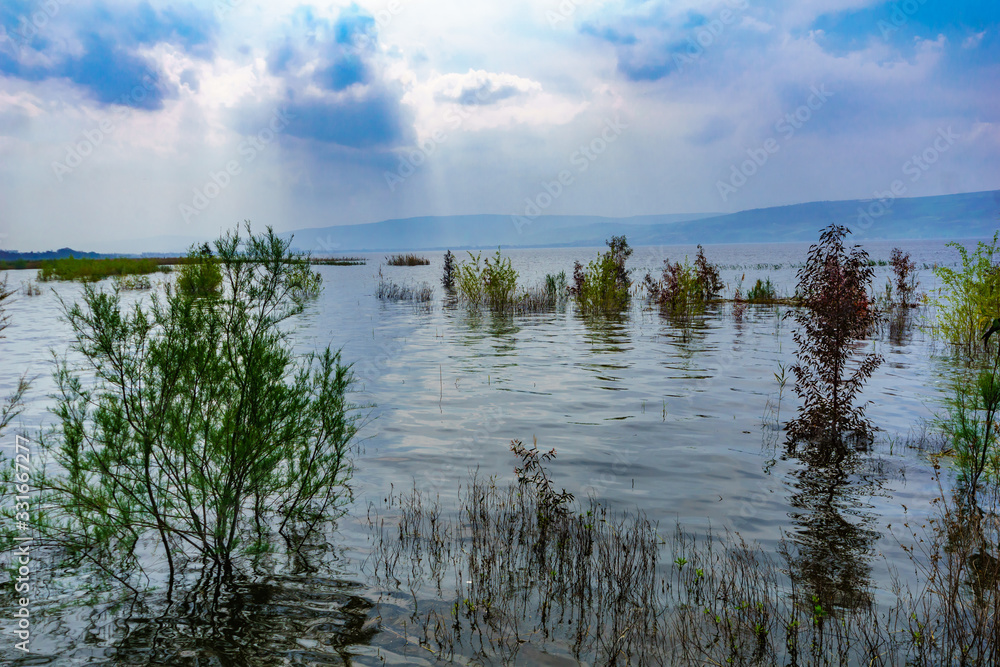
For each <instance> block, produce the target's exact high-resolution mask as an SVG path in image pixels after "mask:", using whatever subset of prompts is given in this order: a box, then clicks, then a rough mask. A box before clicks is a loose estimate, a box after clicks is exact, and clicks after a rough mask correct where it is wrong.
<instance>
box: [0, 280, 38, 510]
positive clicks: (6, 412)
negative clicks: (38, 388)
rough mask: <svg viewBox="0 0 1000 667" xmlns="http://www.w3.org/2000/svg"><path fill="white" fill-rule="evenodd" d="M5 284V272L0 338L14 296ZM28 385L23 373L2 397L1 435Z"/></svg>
mask: <svg viewBox="0 0 1000 667" xmlns="http://www.w3.org/2000/svg"><path fill="white" fill-rule="evenodd" d="M7 284H8V279H7V274H6V273H5V274H3V277H0V339H3V338H4V337H5V336H4V334H3V331H4V329H6V328H7V327H8V326H10V313H8V312H7V308H6V306H7V305H8V304H9V303H10V302H11V298H12V297H13V296H14V290H13V289H11V288H9V287H8V286H7ZM30 387H31V380H29V379H28V375H27V373H25V374H24V375H22V376H21V377H20V378H19V379H18V381H17V385H16V386H15V388H14V391H13V392H11V394H10V395H9V396H5V397H4V399H5V400H4V402H3V403H2V404H0V435H3V432H4V430H5V429H6V428H7V426H9V425H10V423H11V422H12V421H13V420H14V419H15V418H16V417H17V416H18V415H19V414H21V412H22V411H23V410H24V395H25V394H26V393H27V392H28V389H29V388H30ZM0 481H3V480H0ZM9 488H13V485H10V487H9ZM0 499H3V493H2V492H0Z"/></svg>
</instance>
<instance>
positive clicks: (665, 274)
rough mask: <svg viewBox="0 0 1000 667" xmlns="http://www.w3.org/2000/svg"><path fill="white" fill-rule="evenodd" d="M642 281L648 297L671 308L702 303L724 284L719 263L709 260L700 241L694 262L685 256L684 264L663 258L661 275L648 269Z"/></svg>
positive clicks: (709, 298)
mask: <svg viewBox="0 0 1000 667" xmlns="http://www.w3.org/2000/svg"><path fill="white" fill-rule="evenodd" d="M644 282H645V285H646V291H647V293H648V294H649V298H650V299H651V300H652V301H654V302H656V303H657V304H659V306H660V307H661V308H663V309H665V310H672V311H674V312H680V311H684V310H688V309H689V308H692V307H701V306H704V305H705V302H706V301H709V300H711V299H714V298H716V297H718V296H719V292H720V291H721V290H722V288H723V287H724V285H723V283H722V280H721V279H720V278H719V269H718V267H716V266H715V265H713V264H710V263H709V262H708V259H706V257H705V249H704V248H702V247H701V246H700V245H699V246H698V255H697V256H696V257H695V262H694V266H692V265H691V264H690V262H688V260H687V258H685V259H684V263H683V264H681V263H680V262H674V263H672V264H671V263H670V260H669V259H665V260H663V270H662V275H661V277H660V279H659V280H656V279H654V278H653V276H652V275H651V274H649V273H647V274H646V278H645V280H644Z"/></svg>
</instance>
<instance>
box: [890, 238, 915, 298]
mask: <svg viewBox="0 0 1000 667" xmlns="http://www.w3.org/2000/svg"><path fill="white" fill-rule="evenodd" d="M889 264H890V265H891V266H892V274H893V277H894V278H895V298H894V299H893V303H894V304H895V305H899V306H914V305H916V304H915V302H914V300H915V298H916V294H917V287H919V285H920V282H919V281H918V280H917V265H916V263H914V262H912V261H910V253H908V252H903V250H902V249H901V248H893V249H892V255H891V258H890V260H889Z"/></svg>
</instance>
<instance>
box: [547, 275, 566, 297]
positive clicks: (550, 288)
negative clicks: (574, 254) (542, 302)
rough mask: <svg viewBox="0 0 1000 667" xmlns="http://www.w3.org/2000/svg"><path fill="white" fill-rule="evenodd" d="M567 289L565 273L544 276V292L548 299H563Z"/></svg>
mask: <svg viewBox="0 0 1000 667" xmlns="http://www.w3.org/2000/svg"><path fill="white" fill-rule="evenodd" d="M568 289H569V287H568V285H567V283H566V272H565V271H560V272H559V273H556V274H552V273H546V274H545V292H546V293H547V294H548V295H549V298H551V299H553V300H557V301H558V300H560V299H564V298H565V297H566V294H567V290H568Z"/></svg>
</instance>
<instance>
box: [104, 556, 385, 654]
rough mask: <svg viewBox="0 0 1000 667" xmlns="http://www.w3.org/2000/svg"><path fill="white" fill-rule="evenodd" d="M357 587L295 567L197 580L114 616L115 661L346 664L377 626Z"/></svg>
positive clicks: (369, 603) (366, 602)
mask: <svg viewBox="0 0 1000 667" xmlns="http://www.w3.org/2000/svg"><path fill="white" fill-rule="evenodd" d="M361 589H362V586H361V585H360V584H358V583H355V582H350V581H343V580H338V579H326V578H322V577H317V576H312V577H302V576H296V575H292V576H286V577H271V578H269V579H268V580H265V581H259V582H243V583H236V584H233V585H231V586H229V587H226V588H223V587H220V586H217V585H210V586H208V587H207V588H201V587H199V588H195V589H194V590H190V591H188V592H187V594H186V595H185V596H184V597H183V598H182V599H181V601H179V602H176V603H173V604H167V605H166V609H165V610H163V611H162V612H160V613H157V614H150V613H148V611H149V610H148V605H144V607H145V608H144V609H139V608H134V609H132V610H131V613H130V614H127V615H125V616H123V617H119V618H117V619H115V625H116V626H118V627H119V628H125V629H126V630H125V636H124V637H123V638H122V639H120V640H119V641H118V642H116V643H115V648H114V661H113V662H112V664H115V665H202V664H214V665H253V666H255V667H257V666H260V667H264V666H270V665H287V664H300V663H301V664H326V663H330V662H335V663H337V664H341V663H344V664H350V662H351V659H352V655H354V651H352V650H351V647H352V646H357V645H366V644H370V643H371V642H372V640H373V638H374V637H375V636H376V635H377V634H378V632H379V627H378V624H376V623H369V611H370V610H371V609H372V607H373V604H372V603H371V602H370V601H368V600H367V599H365V598H363V597H361V596H360V595H359V594H358V593H360V591H361ZM144 612H145V613H144ZM105 622H106V621H105Z"/></svg>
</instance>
